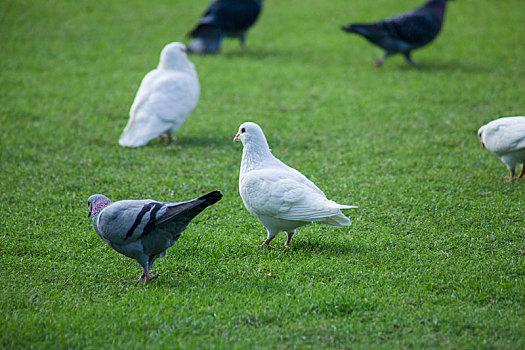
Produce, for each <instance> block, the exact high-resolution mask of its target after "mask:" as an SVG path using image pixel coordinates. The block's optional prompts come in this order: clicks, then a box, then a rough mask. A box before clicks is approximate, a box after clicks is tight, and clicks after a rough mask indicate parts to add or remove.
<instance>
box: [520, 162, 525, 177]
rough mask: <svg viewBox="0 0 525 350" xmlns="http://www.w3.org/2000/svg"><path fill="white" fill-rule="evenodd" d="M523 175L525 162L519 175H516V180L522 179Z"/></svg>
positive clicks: (524, 173)
mask: <svg viewBox="0 0 525 350" xmlns="http://www.w3.org/2000/svg"><path fill="white" fill-rule="evenodd" d="M523 175H525V162H523V163H522V164H521V172H520V174H519V175H518V179H521V178H522V177H523Z"/></svg>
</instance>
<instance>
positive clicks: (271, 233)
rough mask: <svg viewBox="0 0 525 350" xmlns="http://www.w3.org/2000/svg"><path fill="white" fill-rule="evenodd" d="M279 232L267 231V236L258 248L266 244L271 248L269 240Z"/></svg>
mask: <svg viewBox="0 0 525 350" xmlns="http://www.w3.org/2000/svg"><path fill="white" fill-rule="evenodd" d="M278 233H279V232H270V231H268V238H266V241H264V242H263V244H261V245H260V248H262V247H264V246H267V247H268V248H271V246H270V242H271V241H272V239H274V237H275V236H276V235H277V234H278Z"/></svg>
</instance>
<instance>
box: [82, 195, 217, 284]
mask: <svg viewBox="0 0 525 350" xmlns="http://www.w3.org/2000/svg"><path fill="white" fill-rule="evenodd" d="M221 198H222V193H221V192H220V191H213V192H210V193H208V194H205V195H204V196H202V197H199V198H197V199H193V200H191V201H188V202H180V203H177V202H157V201H155V200H153V199H143V200H131V199H130V200H122V201H118V202H112V201H111V200H110V199H109V198H108V197H106V196H104V195H102V194H94V195H92V196H91V197H89V199H88V204H89V214H88V217H89V216H92V217H93V227H94V228H95V231H96V232H97V234H98V235H99V236H100V238H102V239H103V240H104V241H106V243H107V244H109V246H110V247H111V248H113V249H115V250H116V251H117V252H119V253H121V254H123V255H125V256H127V257H129V258H132V259H135V260H137V262H138V263H139V264H140V265H141V266H142V268H143V272H142V275H140V278H139V281H140V280H144V283H147V282H149V281H150V280H152V279H154V278H157V277H158V275H155V276H150V274H149V271H150V270H151V268H152V266H153V263H154V262H155V260H156V259H157V258H159V257H164V256H165V255H166V251H167V250H168V248H169V247H171V246H172V245H174V244H175V243H176V242H177V240H178V239H179V237H180V234H181V233H182V232H183V231H184V230H185V229H186V226H188V224H189V223H190V221H191V220H192V219H193V218H194V217H195V216H197V215H198V214H199V213H200V212H201V211H203V210H204V209H206V208H207V207H209V206H210V205H212V204H214V203H216V202H218V201H219V200H220V199H221Z"/></svg>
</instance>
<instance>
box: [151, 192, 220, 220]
mask: <svg viewBox="0 0 525 350" xmlns="http://www.w3.org/2000/svg"><path fill="white" fill-rule="evenodd" d="M221 198H222V193H221V191H213V192H210V193H208V194H205V195H204V196H201V197H199V198H196V199H193V200H191V201H187V202H182V203H164V204H166V205H168V210H167V211H166V214H164V215H163V217H162V218H161V220H159V221H158V222H156V223H155V224H156V225H157V226H159V225H162V224H164V223H167V222H171V221H174V220H176V221H177V222H185V223H186V224H188V223H189V222H190V221H191V220H192V219H193V218H194V217H196V216H197V215H199V213H200V212H201V211H203V210H204V209H206V208H207V207H209V206H210V205H213V204H215V203H217V202H218V201H219V200H221Z"/></svg>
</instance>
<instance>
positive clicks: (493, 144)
mask: <svg viewBox="0 0 525 350" xmlns="http://www.w3.org/2000/svg"><path fill="white" fill-rule="evenodd" d="M478 137H479V140H480V141H481V147H483V148H486V149H488V150H489V151H491V152H492V153H493V154H494V155H495V156H496V157H498V158H499V159H500V160H501V161H502V162H503V163H505V165H506V166H507V168H508V169H509V171H510V181H512V180H513V179H514V173H515V171H516V164H518V163H521V164H522V168H521V172H520V174H519V175H518V178H522V177H523V175H524V174H525V117H523V116H519V117H503V118H499V119H496V120H493V121H491V122H490V123H488V124H487V125H483V126H482V127H481V128H479V130H478Z"/></svg>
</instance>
